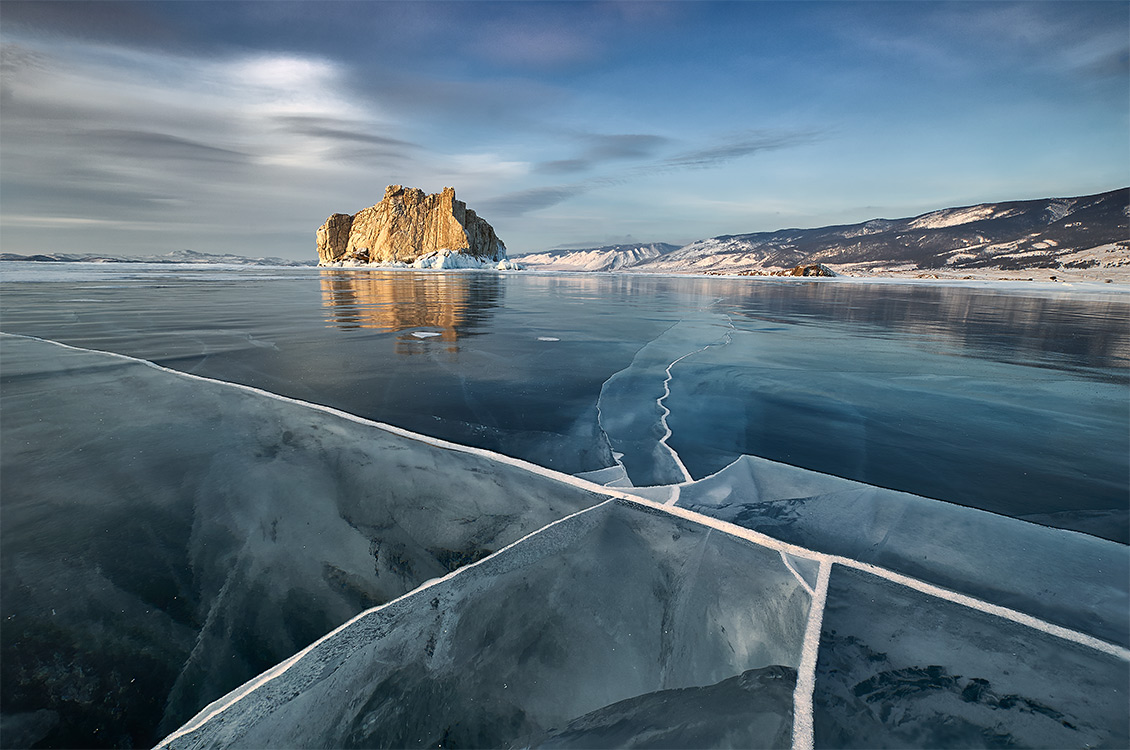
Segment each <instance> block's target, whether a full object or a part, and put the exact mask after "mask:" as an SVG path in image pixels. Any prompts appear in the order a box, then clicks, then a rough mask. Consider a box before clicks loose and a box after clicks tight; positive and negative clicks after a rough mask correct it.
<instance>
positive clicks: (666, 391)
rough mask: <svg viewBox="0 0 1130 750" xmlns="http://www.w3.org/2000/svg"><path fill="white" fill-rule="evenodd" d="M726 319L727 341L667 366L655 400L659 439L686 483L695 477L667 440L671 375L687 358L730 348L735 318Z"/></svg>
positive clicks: (669, 433) (669, 428)
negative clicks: (661, 388)
mask: <svg viewBox="0 0 1130 750" xmlns="http://www.w3.org/2000/svg"><path fill="white" fill-rule="evenodd" d="M726 319H727V320H728V321H729V324H730V330H729V331H727V332H726V335H725V336H724V337H723V338H724V339H725V341H723V342H722V343H718V342H711V343H709V344H707V345H706V346H704V347H701V348H699V349H695V350H694V351H693V352H687V353H686V354H684V355H683V356H681V357H679V358H678V359H676V360H675V361H674V362H672V363H671V364H669V365H667V369H666V373H667V377H666V378H665V379H664V380H663V395H662V396H660V397H659V398H657V399H656V400H655V403H656V405H657V406H659V408H660V409H662V410H663V414H662V415H661V416H660V417H659V424H661V425H663V437H661V438H659V444H660V445H662V446H663V447H664V448H665V449H666V450H667V452H668V453H670V454H671V459H672V460H673V461H674V462H675V465H676V466H677V467H679V472H680V473H681V474H682V475H683V481H684V482H693V481H694V477H693V476H691V473H690V471H689V470H688V469H687V466H686V464H684V463H683V459H682V458H680V457H679V453H678V452H677V451H676V450H675V449H674V448H672V447H671V446H670V445H669V444H668V443H667V440H668V439H669V438H670V437H671V434H672V433H671V426H670V425H668V424H667V417H669V416H670V415H671V410H670V409H668V408H667V404H665V403H663V402H664V401H666V400H667V397H668V396H670V395H671V378H672V377H673V376H672V374H671V368H672V367H674V366H675V365H677V364H679V363H680V362H682V361H683V360H684V359H686V358H687V357H693V356H694V355H696V354H699V353H701V352H704V351H706V350H707V349H709V348H710V347H712V346H728V345H729V344H730V342H731V341H733V333H734V331H735V330H736V329H735V328H734V320H733V318H731V317H730V316H729V315H727V316H726ZM676 500H678V494H677V493H675V495H674V498H673V499H672V500H671V503H672V504H673V503H674V502H675V501H676Z"/></svg>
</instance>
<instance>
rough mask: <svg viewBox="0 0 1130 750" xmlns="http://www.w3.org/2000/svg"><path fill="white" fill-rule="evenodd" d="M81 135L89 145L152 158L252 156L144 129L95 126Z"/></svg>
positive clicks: (237, 160)
mask: <svg viewBox="0 0 1130 750" xmlns="http://www.w3.org/2000/svg"><path fill="white" fill-rule="evenodd" d="M81 137H82V139H83V141H84V143H86V144H88V147H91V148H95V149H97V148H103V149H106V150H109V151H114V152H116V153H119V154H122V155H126V156H130V157H135V158H141V159H146V160H153V161H164V160H166V159H173V160H187V161H211V162H224V163H232V164H242V163H246V162H247V161H248V158H249V157H248V155H247V154H245V153H243V152H240V151H234V150H232V149H227V148H219V147H216V146H209V145H208V144H206V143H200V142H198V141H194V140H190V139H188V138H181V137H179V136H175V135H169V134H168V133H156V132H151V131H145V130H93V131H89V132H87V133H83V134H82V135H81Z"/></svg>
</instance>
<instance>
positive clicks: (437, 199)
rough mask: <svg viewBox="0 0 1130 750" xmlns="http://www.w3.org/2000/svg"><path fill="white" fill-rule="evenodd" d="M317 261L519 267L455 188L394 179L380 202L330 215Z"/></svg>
mask: <svg viewBox="0 0 1130 750" xmlns="http://www.w3.org/2000/svg"><path fill="white" fill-rule="evenodd" d="M318 265H320V266H358V265H386V266H389V265H391V266H414V267H416V268H499V269H513V268H517V267H518V266H516V265H515V264H514V263H512V262H511V261H509V260H507V258H506V245H504V244H503V242H502V240H500V239H499V238H498V235H496V234H495V233H494V228H493V227H492V226H491V225H490V224H488V223H487V222H486V220H485V219H483V218H482V217H480V216H479V215H478V214H476V213H475V212H474V211H472V210H471V209H469V208H467V204H466V203H464V202H463V201H461V200H456V199H455V188H449V187H446V188H444V189H443V191H442V192H439V193H433V194H431V195H427V194H425V193H424V191H423V190H420V189H418V188H410V187H409V188H406V187H404V186H402V185H389V186H388V187H387V188H386V189H385V196H384V199H383V200H381V202H380V203H378V204H376V205H375V206H370V207H369V208H366V209H363V210H361V211H358V212H357V213H355V214H353V215H352V216H351V215H349V214H333V215H332V216H330V217H329V218H328V219H326V223H325V224H323V225H322V226H321V227H320V228H319V229H318Z"/></svg>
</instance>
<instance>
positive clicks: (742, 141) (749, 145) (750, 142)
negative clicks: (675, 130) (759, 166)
mask: <svg viewBox="0 0 1130 750" xmlns="http://www.w3.org/2000/svg"><path fill="white" fill-rule="evenodd" d="M820 137H821V136H820V135H819V134H818V133H816V132H813V131H793V132H788V131H785V132H780V131H752V132H749V133H745V134H742V135H739V136H735V137H733V138H730V139H728V140H727V141H725V142H723V143H720V144H718V145H715V146H710V147H707V148H703V149H696V150H694V151H687V152H684V153H681V154H676V155H675V156H672V157H671V158H669V159H666V160H664V161H663V162H662V164H661V165H660V166H662V167H669V168H682V169H688V168H690V169H704V168H709V167H716V166H720V165H722V164H725V163H726V162H729V161H733V160H734V159H739V158H741V157H743V156H751V155H753V154H756V153H759V152H761V151H776V150H779V149H783V148H791V147H793V146H804V145H807V144H809V143H814V142H816V141H818V140H820Z"/></svg>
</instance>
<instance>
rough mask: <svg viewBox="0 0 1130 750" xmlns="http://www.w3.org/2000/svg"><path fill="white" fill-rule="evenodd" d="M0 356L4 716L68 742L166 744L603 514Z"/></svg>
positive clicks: (150, 381)
mask: <svg viewBox="0 0 1130 750" xmlns="http://www.w3.org/2000/svg"><path fill="white" fill-rule="evenodd" d="M0 345H2V360H0V366H2V371H0V373H2V381H0V384H2V386H3V389H2V396H3V400H2V402H0V403H2V408H3V426H4V429H3V431H2V432H0V438H2V444H0V462H2V467H0V469H2V470H0V489H2V498H3V505H2V506H0V508H2V510H0V512H2V524H0V534H2V542H3V544H2V547H0V558H2V567H3V574H4V575H3V599H2V613H3V622H4V627H3V631H2V633H0V638H2V648H3V651H2V653H3V657H2V659H0V661H2V663H3V690H2V694H3V701H4V703H3V710H4V714H5V715H8V714H9V713H19V712H27V711H35V710H41V709H47V710H49V711H52V712H54V715H53V717H51V718H53V719H54V721H53V723H52V725H51V728H50V729H49V730H48V732H47V734H46V735H45V736H47V737H49V738H53V739H52V740H51V741H53V743H54V744H57V745H63V746H72V747H73V746H92V745H96V744H107V745H122V744H134V745H137V744H145V743H151V742H153V741H154V740H155V739H156V738H157V735H155V734H154V732H155V731H156V729H157V725H158V722H160V721H162V720H163V722H164V723H163V724H162V726H163V728H164V731H169V730H171V729H173V728H174V727H176V726H177V725H178V724H180V723H181V722H182V721H184V720H185V719H186V718H188V717H189V716H190V715H191V714H192V713H193V712H195V711H196V710H198V709H199V708H200V706H201V705H203V704H204V703H205V702H207V701H209V700H212V699H214V698H216V697H218V696H220V695H222V694H223V693H225V692H226V691H228V690H230V689H231V688H233V687H235V686H236V685H238V684H239V683H241V682H243V681H244V680H246V679H248V678H250V677H252V676H253V675H255V674H256V673H258V672H259V671H261V670H263V669H265V668H267V667H268V666H270V665H271V664H274V663H275V662H277V661H278V660H280V659H282V658H285V657H287V656H289V655H290V654H292V653H294V652H295V651H297V650H298V649H300V648H302V647H304V646H305V645H307V644H308V643H310V642H311V641H312V640H314V639H315V638H318V637H320V636H321V635H323V634H325V633H326V632H327V631H328V630H330V629H331V628H333V627H335V626H336V625H338V624H340V623H342V622H344V621H345V620H347V619H348V618H349V617H352V616H353V615H355V614H356V613H357V612H360V611H361V610H363V609H366V608H368V607H371V606H373V605H376V604H380V603H381V602H385V601H388V600H390V599H392V598H394V597H396V596H399V595H401V594H403V593H404V592H406V591H409V590H411V589H413V588H415V587H416V586H418V585H419V584H421V583H423V582H424V581H425V580H428V579H430V578H434V577H437V576H442V575H444V574H446V573H447V572H449V571H450V570H452V569H454V568H455V567H457V566H459V565H462V564H465V563H467V562H470V561H473V560H476V559H478V558H481V557H482V556H484V555H486V554H489V553H490V552H492V551H494V550H497V549H499V548H500V547H502V546H503V545H505V544H508V543H510V542H512V541H514V540H515V539H517V538H519V537H521V536H523V535H524V534H527V533H529V532H531V531H533V530H535V529H537V528H539V527H541V526H543V525H544V524H546V523H548V522H549V521H552V520H554V519H556V518H559V517H561V516H563V515H565V514H567V513H570V512H573V511H575V510H577V509H578V508H582V507H586V506H588V505H591V504H593V503H594V502H598V501H599V500H602V499H603V498H599V497H598V496H596V495H593V494H591V493H589V492H585V491H583V490H579V489H576V488H573V487H569V486H559V483H557V482H553V481H551V480H548V479H546V478H544V477H542V476H539V475H537V474H532V473H530V472H529V471H525V470H522V469H519V468H514V467H510V466H506V465H502V464H499V463H498V462H497V461H494V460H489V459H484V458H481V457H478V456H475V455H472V454H469V453H467V452H465V451H453V450H447V449H443V448H439V447H436V446H433V445H429V444H425V443H421V442H419V441H417V440H412V439H407V438H404V437H400V436H397V435H393V434H390V433H388V432H386V431H384V430H381V429H377V428H375V427H372V426H369V425H366V424H361V423H358V422H356V421H353V420H350V419H346V418H343V417H340V416H336V415H333V414H329V413H326V412H324V411H317V410H314V409H310V408H307V407H305V406H301V405H297V404H292V403H287V402H284V401H281V400H279V399H274V398H268V397H265V396H261V395H258V394H255V393H250V392H247V391H246V390H239V389H236V388H233V387H230V386H226V385H223V384H217V383H208V382H202V381H199V380H192V379H189V378H186V377H183V376H179V375H173V374H170V373H168V372H162V371H159V370H156V369H153V368H151V367H148V366H146V365H145V364H142V363H138V362H131V361H125V360H122V359H119V358H116V357H112V356H108V355H103V354H96V353H89V352H81V351H75V350H73V349H66V348H62V347H60V346H57V345H53V344H50V343H44V342H39V341H33V340H28V339H22V338H15V337H9V336H4V337H3V338H0ZM72 696H79V698H78V699H75V698H74V697H72ZM115 707H116V708H115ZM40 723H41V724H42V723H43V722H40Z"/></svg>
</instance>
